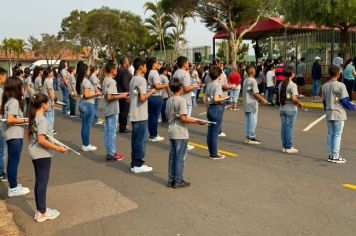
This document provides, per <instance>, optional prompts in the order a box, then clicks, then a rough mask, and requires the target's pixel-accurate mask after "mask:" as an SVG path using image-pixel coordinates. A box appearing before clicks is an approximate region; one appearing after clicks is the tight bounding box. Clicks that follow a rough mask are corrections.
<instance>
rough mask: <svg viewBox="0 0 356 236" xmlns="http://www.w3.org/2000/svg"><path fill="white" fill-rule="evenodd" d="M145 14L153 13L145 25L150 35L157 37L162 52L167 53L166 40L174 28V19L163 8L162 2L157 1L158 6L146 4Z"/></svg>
mask: <svg viewBox="0 0 356 236" xmlns="http://www.w3.org/2000/svg"><path fill="white" fill-rule="evenodd" d="M144 8H145V13H146V12H148V11H149V12H151V13H152V15H151V16H150V17H148V18H146V19H145V25H146V27H147V28H148V29H149V31H150V33H151V34H153V35H155V36H156V38H157V39H158V41H159V49H160V51H166V43H165V42H166V38H167V37H168V30H169V29H170V28H171V27H174V23H173V19H172V16H171V15H170V14H168V13H167V12H166V11H165V9H164V8H163V5H162V1H157V2H156V4H155V3H152V2H146V3H145V5H144Z"/></svg>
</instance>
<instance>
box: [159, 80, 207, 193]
mask: <svg viewBox="0 0 356 236" xmlns="http://www.w3.org/2000/svg"><path fill="white" fill-rule="evenodd" d="M170 89H171V90H172V92H173V93H174V96H172V97H171V98H169V99H168V101H167V107H166V113H167V117H168V122H169V127H168V134H169V143H170V151H169V168H168V185H167V186H168V187H173V188H182V187H188V186H189V185H190V183H189V182H187V181H185V180H184V178H183V169H184V166H185V164H184V160H185V156H186V154H187V147H188V139H189V133H188V127H187V124H188V123H190V124H201V125H204V123H203V122H199V121H196V120H193V119H190V118H189V117H188V116H187V115H188V110H187V103H186V100H185V99H184V98H182V97H181V94H182V93H183V84H182V82H181V81H180V80H179V79H178V78H173V79H172V81H171V82H170Z"/></svg>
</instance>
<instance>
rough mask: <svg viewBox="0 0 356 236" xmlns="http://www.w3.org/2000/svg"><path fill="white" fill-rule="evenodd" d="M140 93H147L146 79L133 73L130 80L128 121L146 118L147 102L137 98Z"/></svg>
mask: <svg viewBox="0 0 356 236" xmlns="http://www.w3.org/2000/svg"><path fill="white" fill-rule="evenodd" d="M140 93H141V94H146V93H147V81H146V79H145V78H144V77H143V76H136V75H135V76H133V77H132V79H131V81H130V121H133V122H135V121H144V120H147V119H148V103H147V100H146V101H144V102H142V101H141V100H140V99H139V96H140Z"/></svg>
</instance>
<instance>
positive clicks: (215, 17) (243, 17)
mask: <svg viewBox="0 0 356 236" xmlns="http://www.w3.org/2000/svg"><path fill="white" fill-rule="evenodd" d="M163 1H164V5H165V6H166V5H170V6H172V7H175V8H182V9H186V10H191V9H193V10H194V12H195V13H196V14H197V15H198V16H199V17H200V18H201V20H202V22H203V23H205V25H206V27H208V28H209V29H210V30H211V31H213V32H217V31H221V30H224V31H226V32H227V33H228V34H229V47H230V60H231V63H232V64H233V65H236V61H237V53H238V50H239V45H240V43H241V42H242V39H243V37H244V36H245V34H246V33H247V32H249V31H250V30H251V29H252V28H253V27H254V26H255V25H256V24H257V22H258V20H259V19H260V17H261V16H263V15H264V14H265V12H267V11H268V10H269V8H270V6H272V4H273V3H274V1H275V0H180V1H178V2H177V1H175V0H163ZM236 29H241V32H240V33H239V34H238V32H237V31H236Z"/></svg>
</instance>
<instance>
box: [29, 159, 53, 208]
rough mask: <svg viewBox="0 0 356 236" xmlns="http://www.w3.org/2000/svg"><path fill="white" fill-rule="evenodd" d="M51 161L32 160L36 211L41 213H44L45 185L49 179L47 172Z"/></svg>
mask: <svg viewBox="0 0 356 236" xmlns="http://www.w3.org/2000/svg"><path fill="white" fill-rule="evenodd" d="M51 159H52V158H50V157H48V158H40V159H36V160H33V161H32V163H33V167H34V169H35V177H36V180H35V181H36V182H35V190H34V192H35V201H36V208H37V211H39V212H41V213H45V212H46V208H47V206H46V193H47V184H48V179H49V171H50V169H51Z"/></svg>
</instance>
